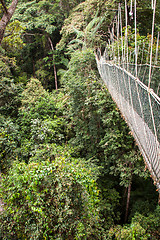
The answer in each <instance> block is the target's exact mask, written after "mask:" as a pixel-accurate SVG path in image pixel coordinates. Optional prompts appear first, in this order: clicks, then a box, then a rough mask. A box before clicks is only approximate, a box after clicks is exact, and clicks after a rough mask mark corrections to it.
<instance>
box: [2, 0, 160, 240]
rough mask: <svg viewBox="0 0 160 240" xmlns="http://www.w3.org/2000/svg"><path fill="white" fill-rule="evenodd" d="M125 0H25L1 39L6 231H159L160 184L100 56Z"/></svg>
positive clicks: (6, 234)
mask: <svg viewBox="0 0 160 240" xmlns="http://www.w3.org/2000/svg"><path fill="white" fill-rule="evenodd" d="M8 2H10V1H8ZM119 2H120V1H111V0H108V1H102V0H86V1H80V0H77V1H72V0H70V1H67V0H56V1H52V0H47V1H19V4H18V6H17V8H16V11H15V13H14V16H13V18H12V20H11V21H10V24H9V25H8V27H7V28H6V32H5V35H4V38H3V41H2V45H1V47H0V53H1V55H0V130H1V131H0V172H1V178H2V179H1V184H0V199H1V200H2V202H3V203H4V205H3V208H4V209H3V212H1V215H0V237H1V238H2V239H4V240H5V239H6V240H8V239H11V240H12V239H13V240H14V239H22V240H23V239H39V240H41V239H48V240H49V239H56V240H58V239H59V240H66V239H71V240H72V239H77V240H79V239H84V240H85V239H86V240H87V239H88V240H90V239H97V240H100V239H104V240H105V239H137V240H138V239H149V238H151V239H159V238H160V224H159V217H160V208H159V207H158V206H157V199H158V194H157V192H156V189H155V187H154V186H153V183H152V180H151V178H150V176H149V172H148V171H147V170H146V169H145V165H144V162H143V159H142V156H141V154H140V152H139V150H138V147H137V146H136V144H135V142H134V139H133V137H132V135H131V134H130V130H129V128H128V126H127V124H126V123H125V121H124V120H123V118H122V116H121V114H120V112H119V111H118V109H117V107H116V105H115V103H114V102H113V100H112V98H111V96H110V94H109V92H108V90H107V89H106V88H105V86H104V85H103V83H102V82H101V80H100V77H99V74H98V71H97V66H96V61H95V55H94V51H95V48H96V47H97V46H101V47H102V48H103V47H104V46H105V40H106V39H107V34H106V32H107V30H108V26H109V25H110V23H111V21H112V19H113V17H114V15H115V11H110V10H106V9H110V8H112V9H113V8H116V7H117V4H118V3H119ZM129 3H130V1H128V4H129ZM144 3H145V4H144V6H143V8H144V12H143V13H142V15H145V14H146V9H148V8H149V0H148V1H144ZM158 7H159V6H158ZM122 8H123V7H122ZM138 8H140V2H139V1H138ZM141 8H142V6H141ZM139 11H140V10H139ZM144 13H145V14H144ZM150 13H151V11H150V10H149V11H148V16H149V17H150V15H151V14H150ZM0 14H1V15H2V13H1V12H0ZM156 14H158V13H156ZM142 15H141V16H142ZM138 21H140V19H139V18H138ZM144 21H145V19H144ZM131 25H132V24H131ZM145 26H146V27H145V31H142V30H143V29H142V26H141V24H139V30H140V33H139V35H138V36H139V43H142V41H141V40H143V39H149V37H147V35H146V36H145V34H146V33H150V29H149V26H148V23H146V22H145ZM131 27H132V26H131ZM158 28H159V23H158V21H157V15H156V31H157V29H158ZM140 34H141V35H140ZM142 34H143V35H144V36H142ZM133 38H134V33H133V31H130V40H131V45H133V43H132V40H133ZM147 44H148V42H147ZM154 50H155V49H154ZM56 76H57V77H58V88H59V89H58V90H55V78H56ZM128 203H129V204H128Z"/></svg>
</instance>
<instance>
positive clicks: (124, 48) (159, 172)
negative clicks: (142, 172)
mask: <svg viewBox="0 0 160 240" xmlns="http://www.w3.org/2000/svg"><path fill="white" fill-rule="evenodd" d="M133 2H134V6H133ZM130 3H131V6H130V11H129V12H128V6H127V4H128V1H127V0H125V1H124V5H123V6H122V5H121V4H119V6H118V9H117V11H116V14H115V16H114V18H113V21H112V23H111V25H110V26H109V28H108V33H107V36H108V40H107V42H106V48H105V51H103V54H102V53H101V51H100V50H97V52H96V61H97V66H98V70H99V73H100V75H101V78H102V80H103V82H104V83H105V85H106V87H107V89H108V91H109V92H110V94H111V96H112V98H113V100H114V101H115V102H116V104H117V106H118V108H119V110H120V111H121V113H122V115H123V117H124V119H125V120H126V122H127V124H128V126H129V127H130V129H131V132H132V134H133V136H134V138H135V140H136V142H137V144H138V146H139V149H140V151H141V153H142V155H143V157H144V160H145V162H146V165H147V167H148V169H149V171H150V173H151V176H152V178H153V180H154V184H155V185H156V187H157V189H158V191H159V193H160V44H159V43H160V32H159V31H158V30H157V29H156V24H157V23H156V16H157V15H156V14H158V12H156V0H151V6H150V7H149V9H148V10H149V11H152V12H153V19H152V22H151V24H150V30H149V31H150V32H149V33H148V35H146V36H143V37H141V35H140V34H139V33H138V30H137V18H136V16H137V13H139V14H141V12H137V7H136V6H137V0H134V1H133V0H131V1H130ZM122 9H123V14H122ZM122 18H123V19H122ZM129 18H131V19H130V20H132V21H133V22H134V24H133V25H132V26H130V25H128V22H129V21H128V20H129ZM155 23H156V24H155ZM158 24H159V22H158ZM155 30H156V31H155ZM149 34H150V35H149ZM148 36H151V37H148ZM138 39H141V40H138Z"/></svg>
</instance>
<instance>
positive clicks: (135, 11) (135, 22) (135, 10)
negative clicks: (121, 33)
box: [134, 0, 138, 77]
mask: <svg viewBox="0 0 160 240" xmlns="http://www.w3.org/2000/svg"><path fill="white" fill-rule="evenodd" d="M134 15H135V16H134V24H135V73H136V77H137V60H138V56H137V2H136V0H135V1H134Z"/></svg>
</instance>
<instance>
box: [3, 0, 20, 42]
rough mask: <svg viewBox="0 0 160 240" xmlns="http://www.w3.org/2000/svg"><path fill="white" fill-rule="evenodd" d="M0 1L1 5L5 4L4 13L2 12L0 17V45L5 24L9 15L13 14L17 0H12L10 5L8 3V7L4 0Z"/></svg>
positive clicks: (9, 17) (8, 19)
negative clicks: (0, 17)
mask: <svg viewBox="0 0 160 240" xmlns="http://www.w3.org/2000/svg"><path fill="white" fill-rule="evenodd" d="M0 2H1V3H2V6H3V7H4V6H5V8H4V9H6V10H5V12H4V14H3V17H2V19H1V21H0V45H1V42H2V39H3V36H4V32H5V29H6V27H7V25H8V23H9V21H10V19H11V17H12V16H13V14H14V12H15V9H16V7H17V4H18V0H12V3H11V5H10V7H9V8H8V9H7V8H6V5H5V3H4V0H0Z"/></svg>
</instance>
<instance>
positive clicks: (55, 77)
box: [48, 37, 58, 90]
mask: <svg viewBox="0 0 160 240" xmlns="http://www.w3.org/2000/svg"><path fill="white" fill-rule="evenodd" d="M48 40H49V43H50V45H51V49H52V51H54V48H53V43H52V40H51V38H50V37H48ZM53 68H54V79H55V88H56V90H58V84H57V71H56V65H55V63H54V62H53Z"/></svg>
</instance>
